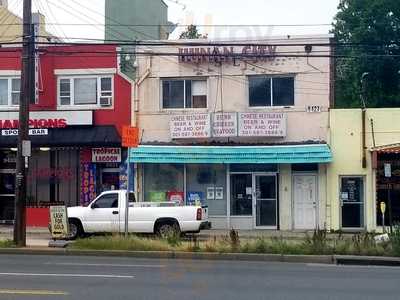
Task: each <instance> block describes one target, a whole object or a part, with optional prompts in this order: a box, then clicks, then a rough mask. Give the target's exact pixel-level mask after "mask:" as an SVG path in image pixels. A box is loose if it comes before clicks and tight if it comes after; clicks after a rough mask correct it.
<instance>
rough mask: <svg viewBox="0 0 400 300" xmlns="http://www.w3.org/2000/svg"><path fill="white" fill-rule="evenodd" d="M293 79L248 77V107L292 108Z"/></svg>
mask: <svg viewBox="0 0 400 300" xmlns="http://www.w3.org/2000/svg"><path fill="white" fill-rule="evenodd" d="M293 105H294V77H270V76H249V106H250V107H257V106H258V107H259V106H293Z"/></svg>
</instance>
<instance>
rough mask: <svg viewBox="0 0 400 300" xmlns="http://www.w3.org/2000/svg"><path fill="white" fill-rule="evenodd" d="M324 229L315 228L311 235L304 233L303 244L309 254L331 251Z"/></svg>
mask: <svg viewBox="0 0 400 300" xmlns="http://www.w3.org/2000/svg"><path fill="white" fill-rule="evenodd" d="M326 234H327V232H326V230H325V229H322V230H321V229H315V230H314V232H313V235H312V236H310V235H309V234H308V233H307V234H306V238H305V240H304V243H303V246H304V248H305V250H306V251H307V252H309V254H327V253H330V252H332V249H331V247H330V246H329V243H328V239H327V237H326Z"/></svg>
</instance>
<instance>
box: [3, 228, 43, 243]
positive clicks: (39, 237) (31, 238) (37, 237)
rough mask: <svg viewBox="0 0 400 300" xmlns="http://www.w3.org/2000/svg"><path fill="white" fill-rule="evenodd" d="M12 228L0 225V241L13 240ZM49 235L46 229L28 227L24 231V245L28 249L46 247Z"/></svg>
mask: <svg viewBox="0 0 400 300" xmlns="http://www.w3.org/2000/svg"><path fill="white" fill-rule="evenodd" d="M13 230H14V228H13V226H12V225H11V226H10V225H0V240H7V239H10V240H12V239H13ZM50 239H51V235H50V232H49V229H48V228H46V227H28V228H27V229H26V245H27V246H28V247H48V245H49V241H50Z"/></svg>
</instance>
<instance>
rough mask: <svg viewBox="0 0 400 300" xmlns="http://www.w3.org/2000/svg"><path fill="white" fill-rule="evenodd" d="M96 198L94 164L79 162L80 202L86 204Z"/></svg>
mask: <svg viewBox="0 0 400 300" xmlns="http://www.w3.org/2000/svg"><path fill="white" fill-rule="evenodd" d="M94 198H96V164H92V163H85V162H82V163H81V197H80V203H81V205H83V206H87V205H88V204H89V203H90V202H92V201H93V200H94Z"/></svg>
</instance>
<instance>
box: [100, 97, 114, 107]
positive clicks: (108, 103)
mask: <svg viewBox="0 0 400 300" xmlns="http://www.w3.org/2000/svg"><path fill="white" fill-rule="evenodd" d="M111 104H112V103H111V98H109V97H102V98H100V106H111Z"/></svg>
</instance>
